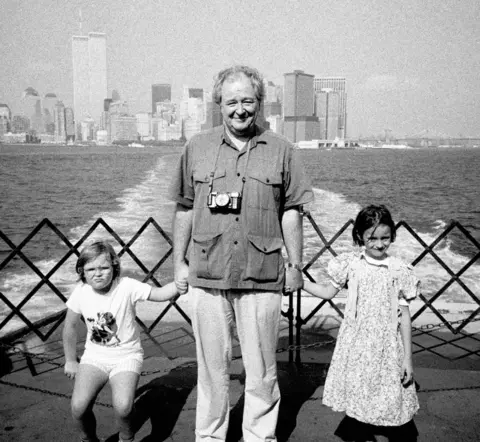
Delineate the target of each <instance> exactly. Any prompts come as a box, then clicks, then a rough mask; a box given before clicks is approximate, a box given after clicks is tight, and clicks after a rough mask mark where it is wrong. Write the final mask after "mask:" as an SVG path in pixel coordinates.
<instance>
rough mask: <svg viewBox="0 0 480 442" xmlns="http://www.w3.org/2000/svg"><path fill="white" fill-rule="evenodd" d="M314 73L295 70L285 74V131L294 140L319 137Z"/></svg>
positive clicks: (307, 139)
mask: <svg viewBox="0 0 480 442" xmlns="http://www.w3.org/2000/svg"><path fill="white" fill-rule="evenodd" d="M313 79H314V75H310V74H306V73H304V72H303V71H301V70H295V71H293V72H291V73H287V74H284V93H283V120H284V125H283V131H284V132H283V133H284V135H285V136H286V137H287V138H289V139H290V140H291V141H292V142H294V143H296V142H298V141H310V140H314V139H319V137H320V125H319V122H318V118H317V117H316V116H315V115H314V96H315V95H314V91H313Z"/></svg>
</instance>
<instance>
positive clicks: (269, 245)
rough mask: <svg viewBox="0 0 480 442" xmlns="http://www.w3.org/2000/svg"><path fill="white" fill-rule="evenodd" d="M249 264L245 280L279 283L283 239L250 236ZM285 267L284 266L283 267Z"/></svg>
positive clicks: (248, 247) (248, 244) (248, 248)
mask: <svg viewBox="0 0 480 442" xmlns="http://www.w3.org/2000/svg"><path fill="white" fill-rule="evenodd" d="M247 238H248V243H247V264H246V267H245V279H246V280H250V279H253V280H255V281H262V282H267V281H277V280H278V277H279V269H280V264H281V262H280V260H281V259H282V258H281V249H282V245H283V242H282V240H281V238H275V237H264V236H257V235H251V234H249V235H248V236H247ZM282 267H283V266H282Z"/></svg>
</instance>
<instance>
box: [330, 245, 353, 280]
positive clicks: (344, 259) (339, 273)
mask: <svg viewBox="0 0 480 442" xmlns="http://www.w3.org/2000/svg"><path fill="white" fill-rule="evenodd" d="M352 259H353V255H351V254H346V253H345V254H342V255H338V256H336V257H335V258H333V259H332V260H331V261H330V262H329V263H328V267H327V274H328V276H329V278H330V282H331V283H332V284H333V285H334V286H335V287H336V288H337V289H341V288H342V287H344V286H345V284H346V283H347V280H348V269H349V266H350V262H351V260H352Z"/></svg>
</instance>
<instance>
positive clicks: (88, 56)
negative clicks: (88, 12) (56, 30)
mask: <svg viewBox="0 0 480 442" xmlns="http://www.w3.org/2000/svg"><path fill="white" fill-rule="evenodd" d="M72 60H73V109H74V117H75V125H76V127H77V134H79V132H80V131H79V128H80V126H81V122H82V120H84V119H89V118H92V119H93V120H94V123H95V124H96V125H99V123H100V118H101V115H102V112H103V100H104V99H105V98H106V97H107V43H106V35H105V34H104V33H101V32H90V33H89V34H88V36H83V35H80V36H79V35H74V36H73V37H72Z"/></svg>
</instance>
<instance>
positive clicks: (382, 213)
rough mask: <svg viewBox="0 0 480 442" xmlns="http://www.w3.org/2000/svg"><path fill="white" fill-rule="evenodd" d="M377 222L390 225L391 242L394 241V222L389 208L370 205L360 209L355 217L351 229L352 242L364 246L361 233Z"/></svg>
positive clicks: (374, 225)
mask: <svg viewBox="0 0 480 442" xmlns="http://www.w3.org/2000/svg"><path fill="white" fill-rule="evenodd" d="M379 224H385V225H386V226H388V227H390V232H391V235H392V242H393V241H395V238H396V231H395V223H394V222H393V219H392V215H391V213H390V212H389V210H388V209H387V208H386V207H385V206H384V205H380V206H375V205H370V206H367V207H364V208H363V209H362V210H360V212H359V213H358V215H357V218H356V219H355V223H354V224H353V230H352V237H353V242H354V243H355V244H357V245H359V246H364V245H365V243H364V241H363V234H364V233H365V231H366V230H368V229H370V228H371V227H376V226H378V225H379Z"/></svg>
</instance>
